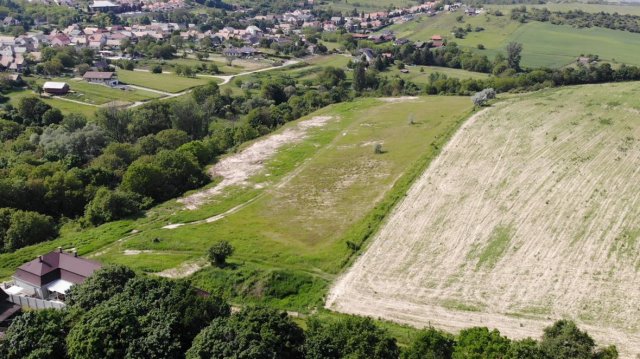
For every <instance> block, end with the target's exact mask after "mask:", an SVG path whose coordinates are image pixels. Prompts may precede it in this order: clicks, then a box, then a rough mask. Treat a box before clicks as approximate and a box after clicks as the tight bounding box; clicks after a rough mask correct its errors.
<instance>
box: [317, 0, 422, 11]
mask: <svg viewBox="0 0 640 359" xmlns="http://www.w3.org/2000/svg"><path fill="white" fill-rule="evenodd" d="M417 4H418V2H417V1H414V0H329V1H327V2H326V4H324V5H322V7H324V8H331V9H334V10H339V11H342V12H348V11H351V10H353V9H354V8H355V9H358V11H365V12H371V11H384V10H387V9H389V8H396V7H397V8H408V7H411V6H414V5H417Z"/></svg>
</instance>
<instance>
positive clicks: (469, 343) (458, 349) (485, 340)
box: [452, 327, 510, 359]
mask: <svg viewBox="0 0 640 359" xmlns="http://www.w3.org/2000/svg"><path fill="white" fill-rule="evenodd" d="M509 346H510V341H509V339H508V338H506V337H503V336H502V335H500V332H499V331H498V330H496V329H494V330H492V331H489V329H487V328H485V327H475V328H469V329H465V330H462V331H461V332H460V334H459V335H458V340H457V343H456V346H455V349H454V351H453V356H452V357H453V358H454V359H499V358H504V357H505V355H506V354H507V351H508V350H509Z"/></svg>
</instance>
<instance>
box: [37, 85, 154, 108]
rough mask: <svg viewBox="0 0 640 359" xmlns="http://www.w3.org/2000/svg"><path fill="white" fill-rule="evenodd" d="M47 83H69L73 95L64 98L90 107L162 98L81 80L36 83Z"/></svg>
mask: <svg viewBox="0 0 640 359" xmlns="http://www.w3.org/2000/svg"><path fill="white" fill-rule="evenodd" d="M46 81H59V82H66V83H68V84H69V88H70V89H71V93H69V94H68V95H65V96H64V98H69V99H72V100H76V101H81V102H85V103H87V104H90V105H103V104H106V103H109V102H113V101H119V102H129V103H133V102H136V101H147V100H151V99H154V98H158V97H161V96H162V95H160V94H158V93H155V92H149V91H144V90H135V89H134V90H129V91H124V90H120V89H116V88H112V87H107V86H103V85H98V84H91V83H88V82H86V81H83V80H81V79H69V78H54V79H51V80H45V79H37V80H36V82H38V83H39V84H41V85H42V84H44V83H45V82H46Z"/></svg>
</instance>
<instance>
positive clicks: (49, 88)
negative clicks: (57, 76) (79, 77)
mask: <svg viewBox="0 0 640 359" xmlns="http://www.w3.org/2000/svg"><path fill="white" fill-rule="evenodd" d="M42 89H43V90H44V92H46V93H49V94H52V95H64V94H66V93H67V92H69V85H68V84H67V83H66V82H53V81H47V82H45V83H44V85H43V86H42Z"/></svg>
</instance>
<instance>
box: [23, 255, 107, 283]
mask: <svg viewBox="0 0 640 359" xmlns="http://www.w3.org/2000/svg"><path fill="white" fill-rule="evenodd" d="M100 267H101V266H100V263H98V262H94V261H91V260H88V259H84V258H80V257H76V256H75V255H73V254H69V253H65V252H63V251H62V249H60V250H57V251H55V252H51V253H47V254H45V255H43V256H40V257H38V258H36V259H34V260H32V261H31V262H27V263H25V264H23V265H22V266H20V268H18V269H19V270H22V271H24V272H27V273H31V274H35V275H37V276H40V277H42V276H43V275H45V274H47V273H50V272H53V271H55V270H57V269H62V270H65V271H68V272H71V273H75V274H78V275H80V276H82V277H85V278H86V277H89V276H90V275H91V274H92V273H93V272H94V271H95V270H97V269H99V268H100ZM16 274H17V273H16Z"/></svg>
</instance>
